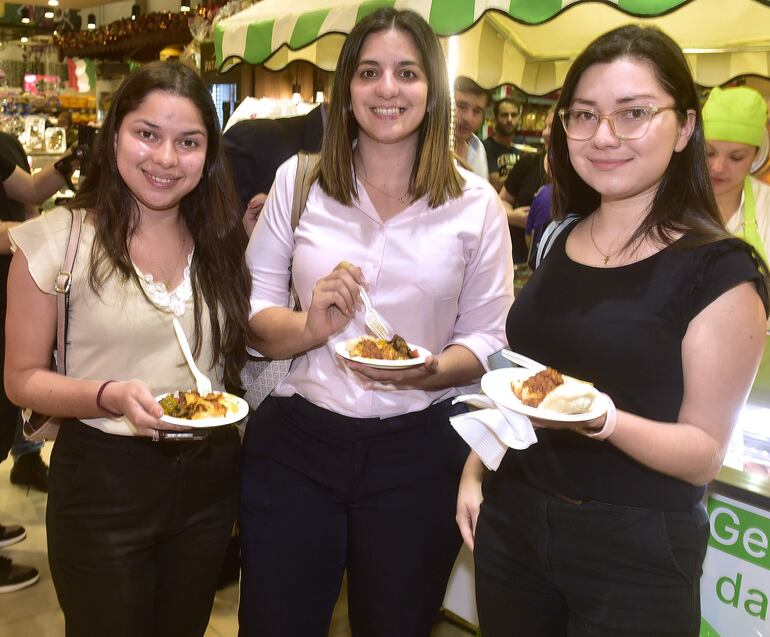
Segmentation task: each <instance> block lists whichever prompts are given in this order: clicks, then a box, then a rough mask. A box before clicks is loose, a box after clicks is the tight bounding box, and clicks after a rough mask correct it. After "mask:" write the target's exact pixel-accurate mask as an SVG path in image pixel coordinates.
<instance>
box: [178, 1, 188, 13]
mask: <svg viewBox="0 0 770 637" xmlns="http://www.w3.org/2000/svg"><path fill="white" fill-rule="evenodd" d="M179 10H180V11H181V12H182V13H187V12H188V11H189V10H190V0H182V4H181V5H180V7H179Z"/></svg>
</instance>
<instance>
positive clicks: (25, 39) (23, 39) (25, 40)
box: [21, 35, 29, 44]
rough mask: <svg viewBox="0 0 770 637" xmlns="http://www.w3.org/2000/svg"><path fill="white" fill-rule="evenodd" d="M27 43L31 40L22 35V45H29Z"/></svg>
mask: <svg viewBox="0 0 770 637" xmlns="http://www.w3.org/2000/svg"><path fill="white" fill-rule="evenodd" d="M27 42H29V38H28V37H27V36H26V35H22V36H21V43H22V44H25V43H27Z"/></svg>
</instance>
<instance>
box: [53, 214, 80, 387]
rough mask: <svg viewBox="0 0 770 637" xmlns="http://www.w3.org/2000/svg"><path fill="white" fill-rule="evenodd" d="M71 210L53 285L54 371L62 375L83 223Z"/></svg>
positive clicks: (65, 365)
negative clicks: (62, 261) (62, 258)
mask: <svg viewBox="0 0 770 637" xmlns="http://www.w3.org/2000/svg"><path fill="white" fill-rule="evenodd" d="M71 212H72V225H71V226H70V234H69V238H68V239H67V250H66V251H65V253H64V263H62V266H61V269H60V270H59V274H58V275H57V277H56V286H55V287H54V290H55V291H56V371H57V372H58V373H59V374H62V375H66V373H67V358H66V357H67V306H68V305H69V298H70V287H71V286H72V268H73V266H74V265H75V255H76V254H77V252H78V243H80V228H81V226H82V225H83V211H82V210H80V209H75V210H72V211H71Z"/></svg>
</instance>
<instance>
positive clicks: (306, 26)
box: [289, 9, 329, 50]
mask: <svg viewBox="0 0 770 637" xmlns="http://www.w3.org/2000/svg"><path fill="white" fill-rule="evenodd" d="M327 15H329V9H318V10H317V11H311V12H310V13H303V14H302V15H301V16H299V18H298V19H297V24H295V25H294V31H292V33H291V39H290V40H289V47H291V48H292V49H295V50H296V49H301V48H302V47H303V46H306V45H308V44H310V43H311V42H312V41H313V40H315V39H316V38H317V37H318V32H319V31H320V30H321V25H323V22H324V20H326V16H327Z"/></svg>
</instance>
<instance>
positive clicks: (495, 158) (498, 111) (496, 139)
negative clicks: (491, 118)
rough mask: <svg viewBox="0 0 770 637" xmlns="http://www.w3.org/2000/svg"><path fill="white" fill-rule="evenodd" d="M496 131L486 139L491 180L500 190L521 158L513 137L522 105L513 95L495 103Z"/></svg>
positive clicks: (485, 144)
mask: <svg viewBox="0 0 770 637" xmlns="http://www.w3.org/2000/svg"><path fill="white" fill-rule="evenodd" d="M494 113H495V132H494V133H493V134H492V136H491V137H487V139H485V140H484V149H485V150H486V152H487V165H488V168H489V181H490V182H491V183H492V185H493V186H494V188H495V190H497V191H498V192H499V191H500V189H501V188H502V187H503V184H504V183H505V178H506V177H507V176H508V173H509V172H511V168H513V166H514V165H515V164H516V162H517V161H518V159H519V150H518V149H517V148H516V147H515V146H514V143H513V139H514V137H515V135H516V130H517V129H518V126H519V119H520V117H521V107H520V106H519V104H518V103H517V102H516V101H515V100H514V99H513V98H511V97H504V98H502V99H501V100H499V101H497V102H495V104H494Z"/></svg>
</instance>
